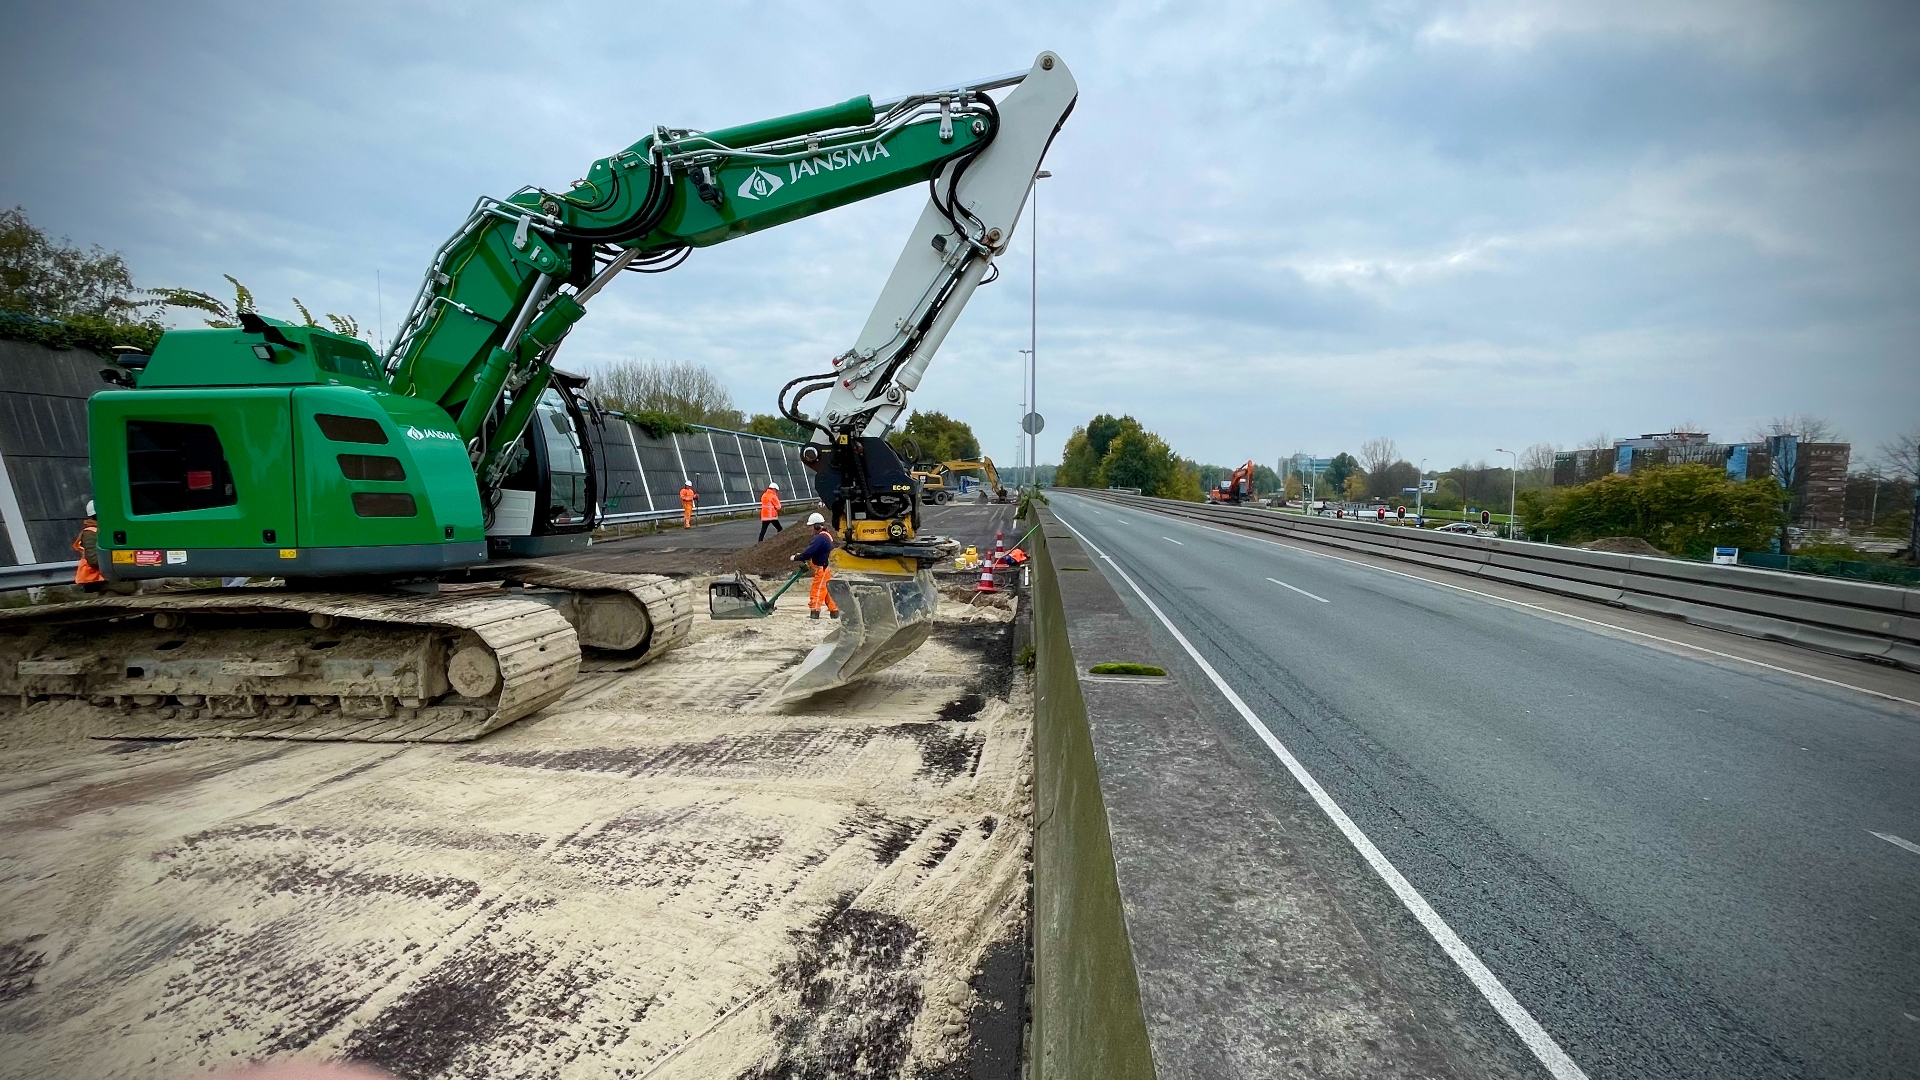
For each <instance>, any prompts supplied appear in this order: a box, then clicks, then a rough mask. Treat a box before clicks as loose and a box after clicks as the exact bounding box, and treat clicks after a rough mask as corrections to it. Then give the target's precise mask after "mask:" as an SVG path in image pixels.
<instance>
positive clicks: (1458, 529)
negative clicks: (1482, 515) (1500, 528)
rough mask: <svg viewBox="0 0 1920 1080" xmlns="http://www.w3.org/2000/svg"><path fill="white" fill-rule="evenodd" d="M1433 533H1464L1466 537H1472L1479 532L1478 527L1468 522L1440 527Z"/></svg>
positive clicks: (1456, 522) (1457, 522)
mask: <svg viewBox="0 0 1920 1080" xmlns="http://www.w3.org/2000/svg"><path fill="white" fill-rule="evenodd" d="M1433 531H1434V532H1444V533H1465V534H1467V535H1468V536H1472V535H1474V534H1475V533H1478V532H1479V531H1480V526H1478V525H1475V524H1474V523H1472V522H1470V521H1455V522H1452V523H1450V524H1447V525H1442V526H1440V527H1439V528H1437V529H1435V530H1433Z"/></svg>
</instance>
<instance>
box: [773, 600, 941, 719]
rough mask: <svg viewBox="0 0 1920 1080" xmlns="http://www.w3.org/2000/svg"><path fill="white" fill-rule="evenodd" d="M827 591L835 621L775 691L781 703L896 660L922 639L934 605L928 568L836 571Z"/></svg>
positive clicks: (930, 626)
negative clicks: (899, 571)
mask: <svg viewBox="0 0 1920 1080" xmlns="http://www.w3.org/2000/svg"><path fill="white" fill-rule="evenodd" d="M827 595H829V596H831V597H833V602H834V603H835V604H836V605H838V606H839V608H840V625H839V626H838V628H836V629H835V630H834V632H833V633H832V634H829V635H828V636H827V639H826V640H825V641H822V642H821V643H820V644H818V645H816V646H814V649H813V651H812V652H810V653H808V654H807V658H806V659H805V660H803V661H801V663H800V667H799V670H797V671H795V672H794V673H793V677H792V678H791V679H789V680H787V685H786V688H785V689H783V690H782V691H781V692H780V702H781V703H782V704H786V703H788V702H794V701H799V700H801V699H803V698H806V697H809V696H811V695H813V694H817V693H819V692H820V691H822V690H831V689H833V688H834V687H836V686H845V685H846V684H848V683H850V682H853V681H855V680H857V679H860V678H863V677H865V676H867V675H871V674H873V673H874V672H876V671H880V670H883V669H885V668H887V667H891V666H892V665H894V664H896V663H899V662H900V660H901V659H903V658H904V657H906V656H907V655H908V654H909V653H911V652H913V651H914V650H915V649H918V648H919V647H920V646H921V645H923V644H925V643H926V640H927V635H928V634H929V633H931V632H932V630H933V615H934V611H935V610H936V609H937V608H938V607H939V606H940V590H939V588H938V587H937V586H935V584H934V581H933V573H932V572H931V571H928V570H921V571H919V572H918V573H916V574H914V575H913V576H912V577H905V576H900V575H894V574H863V573H859V572H857V571H856V572H845V573H838V574H835V575H834V577H833V579H832V580H830V581H828V582H827Z"/></svg>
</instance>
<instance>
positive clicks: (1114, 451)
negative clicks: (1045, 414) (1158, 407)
mask: <svg viewBox="0 0 1920 1080" xmlns="http://www.w3.org/2000/svg"><path fill="white" fill-rule="evenodd" d="M1054 483H1055V484H1057V485H1059V486H1061V487H1092V488H1108V487H1121V488H1138V489H1140V492H1141V494H1143V495H1156V496H1159V497H1160V498H1163V499H1184V500H1186V501H1188V502H1199V501H1200V500H1201V498H1202V496H1201V493H1200V492H1201V488H1200V466H1198V465H1196V464H1194V463H1193V462H1191V461H1188V460H1186V459H1185V458H1182V457H1180V456H1179V455H1178V454H1175V453H1174V452H1173V448H1172V447H1171V446H1168V445H1167V441H1166V440H1165V439H1162V438H1161V437H1160V436H1158V435H1156V434H1154V433H1153V432H1151V431H1148V430H1147V429H1146V428H1144V427H1142V426H1141V424H1140V421H1138V420H1135V419H1134V418H1133V417H1131V416H1111V415H1108V414H1106V413H1102V414H1100V415H1099V416H1096V417H1094V418H1093V419H1092V420H1089V421H1088V422H1087V425H1086V426H1085V427H1077V428H1074V429H1073V434H1071V435H1069V436H1067V445H1066V448H1065V452H1064V453H1063V454H1062V456H1061V460H1060V467H1059V468H1058V469H1057V470H1055V472H1054Z"/></svg>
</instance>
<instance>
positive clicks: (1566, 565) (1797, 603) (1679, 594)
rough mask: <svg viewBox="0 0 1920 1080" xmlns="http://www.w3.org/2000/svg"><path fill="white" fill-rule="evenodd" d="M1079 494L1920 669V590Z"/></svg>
mask: <svg viewBox="0 0 1920 1080" xmlns="http://www.w3.org/2000/svg"><path fill="white" fill-rule="evenodd" d="M1082 494H1086V495H1089V496H1092V497H1095V498H1101V499H1107V500H1109V501H1113V502H1118V503H1122V504H1124V505H1128V506H1137V507H1140V508H1142V509H1148V510H1154V511H1158V512H1161V513H1166V514H1171V515H1173V516H1176V517H1182V518H1186V519H1188V520H1192V521H1205V522H1211V523H1214V524H1231V525H1234V526H1237V527H1240V528H1245V529H1249V530H1252V531H1256V532H1265V533H1268V534H1271V535H1276V536H1289V537H1292V538H1293V539H1297V540H1303V541H1306V542H1309V543H1313V544H1318V545H1323V546H1326V547H1334V548H1342V549H1345V550H1348V551H1354V552H1360V553H1364V554H1369V555H1377V556H1381V557H1384V558H1389V559H1396V560H1399V561H1402V562H1410V563H1417V564H1420V565H1424V566H1431V567H1435V568H1437V569H1443V570H1451V571H1454V572H1456V573H1462V574H1471V575H1474V576H1478V577H1484V578H1488V579H1490V580H1494V581H1504V582H1508V583H1510V584H1514V585H1521V586H1525V587H1527V588H1534V589H1541V590H1543V591H1547V592H1556V593H1562V594H1564V595H1568V596H1577V597H1581V598H1583V599H1587V600H1597V601H1599V602H1601V603H1606V604H1614V605H1617V606H1620V607H1626V608H1632V609H1635V610H1638V611H1646V612H1651V613H1655V614H1660V615H1671V616H1675V617H1677V618H1681V619H1685V620H1686V621H1688V622H1692V623H1698V624H1700V625H1702V626H1711V627H1714V628H1715V629H1719V630H1726V631H1730V632H1732V633H1736V634H1742V635H1745V636H1747V637H1757V638H1767V639H1771V640H1775V641H1783V642H1787V643H1790V644H1794V645H1801V646H1804V647H1806V648H1810V649H1818V650H1820V651H1822V652H1829V653H1836V654H1839V655H1842V656H1852V657H1855V658H1858V659H1863V660H1875V661H1879V662H1882V663H1889V664H1896V665H1898V666H1900V667H1904V668H1908V669H1911V670H1916V671H1920V589H1902V588H1897V587H1894V586H1891V585H1879V584H1874V583H1871V582H1863V581H1850V580H1846V579H1841V578H1819V577H1810V576H1806V575H1801V574H1787V573H1781V572H1779V571H1774V570H1761V569H1757V568H1753V567H1744V566H1716V565H1712V564H1708V563H1695V562H1686V561H1684V560H1680V559H1658V558H1649V557H1646V556H1641V555H1619V554H1614V553H1612V552H1604V551H1586V550H1583V549H1580V548H1568V547H1555V546H1553V545H1551V544H1535V543H1528V542H1525V541H1513V540H1500V539H1496V538H1492V537H1484V536H1462V535H1459V534H1453V533H1435V532H1428V531H1424V530H1416V529H1409V528H1403V527H1399V526H1393V525H1380V524H1375V523H1372V522H1367V521H1345V520H1338V519H1332V520H1330V519H1326V518H1314V517H1308V516H1305V515H1292V514H1278V513H1274V512H1272V511H1270V510H1262V509H1259V508H1256V507H1241V506H1209V505H1205V504H1200V503H1187V502H1179V501H1177V500H1172V499H1155V498H1149V497H1142V496H1124V495H1114V494H1112V493H1109V492H1105V491H1095V490H1091V489H1089V490H1086V491H1084V492H1082Z"/></svg>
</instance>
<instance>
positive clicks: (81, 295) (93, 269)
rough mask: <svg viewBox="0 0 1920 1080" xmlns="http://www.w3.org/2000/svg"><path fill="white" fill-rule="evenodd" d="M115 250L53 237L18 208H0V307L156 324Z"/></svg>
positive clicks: (53, 315)
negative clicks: (86, 246) (81, 245)
mask: <svg viewBox="0 0 1920 1080" xmlns="http://www.w3.org/2000/svg"><path fill="white" fill-rule="evenodd" d="M156 306H157V305H156V304H155V302H154V300H153V299H152V298H151V297H149V296H147V295H146V294H145V293H144V292H142V291H141V290H140V289H137V288H135V287H134V284H133V272H132V271H130V270H128V269H127V261H126V259H125V258H123V257H122V256H121V255H120V254H119V253H118V252H113V251H108V250H106V249H105V248H102V247H101V246H99V245H98V244H95V245H94V246H92V247H90V248H83V247H80V246H79V245H78V244H75V243H74V242H73V241H71V240H68V239H67V238H65V237H61V238H60V239H58V240H55V239H52V238H50V237H48V236H47V234H46V233H44V232H42V231H41V230H40V229H38V228H37V227H35V226H34V224H33V223H32V222H30V221H28V220H27V212H26V210H25V209H23V208H21V207H18V206H16V207H14V208H13V209H11V210H0V309H4V310H7V311H12V312H16V313H18V314H21V315H36V316H39V317H41V318H48V319H70V318H73V317H75V316H82V317H88V318H95V319H107V320H111V321H114V322H123V323H142V324H144V323H152V324H154V325H156V326H157V325H158V318H157V316H156V315H155V313H154V312H153V310H152V309H153V308H154V307H156Z"/></svg>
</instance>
